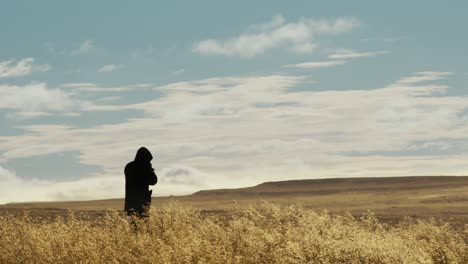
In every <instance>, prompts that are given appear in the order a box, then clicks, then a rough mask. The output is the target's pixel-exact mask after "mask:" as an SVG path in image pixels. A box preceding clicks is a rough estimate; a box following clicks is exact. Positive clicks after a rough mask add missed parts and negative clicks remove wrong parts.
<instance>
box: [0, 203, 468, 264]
mask: <svg viewBox="0 0 468 264" xmlns="http://www.w3.org/2000/svg"><path fill="white" fill-rule="evenodd" d="M88 216H89V215H88ZM467 231H468V230H454V229H453V228H452V227H451V226H450V225H448V224H446V223H442V222H437V221H425V220H412V219H404V220H402V221H400V222H399V223H398V224H396V225H387V224H383V223H380V222H379V221H378V220H377V219H376V218H375V217H374V216H373V215H372V214H367V215H365V216H362V217H360V218H355V217H353V216H351V215H349V214H344V215H333V214H329V213H326V212H314V211H312V210H307V209H304V208H303V207H300V206H280V205H275V204H271V203H266V202H263V203H256V204H255V205H253V206H250V207H237V208H232V210H231V211H230V212H229V213H227V214H213V215H206V214H202V213H201V212H200V211H199V210H196V209H194V208H190V207H187V206H183V205H181V204H180V203H168V204H166V205H164V206H161V207H158V208H157V209H154V208H153V209H152V212H151V216H150V218H149V219H148V220H147V221H143V222H141V221H140V222H136V225H134V224H132V223H131V221H130V219H128V218H127V217H126V216H123V215H122V214H120V213H118V212H109V213H108V214H107V215H105V216H103V217H93V218H86V217H85V218H83V217H79V216H76V215H74V214H69V215H68V216H66V217H65V218H61V217H59V218H54V219H48V220H44V219H40V218H37V217H30V216H28V215H23V216H9V215H2V216H0V263H468V244H467V233H466V232H467Z"/></svg>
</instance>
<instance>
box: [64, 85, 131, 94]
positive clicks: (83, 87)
mask: <svg viewBox="0 0 468 264" xmlns="http://www.w3.org/2000/svg"><path fill="white" fill-rule="evenodd" d="M62 87H64V88H73V90H76V91H82V92H124V91H129V90H131V89H132V88H136V86H134V87H100V86H98V85H97V84H95V83H64V84H62Z"/></svg>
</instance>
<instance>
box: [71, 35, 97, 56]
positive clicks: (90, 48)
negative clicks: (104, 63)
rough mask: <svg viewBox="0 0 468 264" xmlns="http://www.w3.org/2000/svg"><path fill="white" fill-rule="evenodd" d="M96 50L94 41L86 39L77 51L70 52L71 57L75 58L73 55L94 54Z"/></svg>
mask: <svg viewBox="0 0 468 264" xmlns="http://www.w3.org/2000/svg"><path fill="white" fill-rule="evenodd" d="M96 50H97V49H96V46H95V44H94V41H93V40H91V39H88V40H85V41H84V42H83V43H81V45H80V46H79V47H78V48H77V49H75V50H72V51H71V55H74V56H75V55H80V54H87V53H92V52H95V51H96Z"/></svg>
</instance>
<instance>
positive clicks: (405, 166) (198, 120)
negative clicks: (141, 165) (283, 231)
mask: <svg viewBox="0 0 468 264" xmlns="http://www.w3.org/2000/svg"><path fill="white" fill-rule="evenodd" d="M435 76H438V78H435ZM447 76H448V73H443V72H429V71H426V72H419V73H415V74H414V75H412V76H410V77H406V78H402V80H409V78H412V77H418V78H419V79H417V80H416V79H413V80H411V81H404V82H403V83H401V81H396V82H394V83H392V84H390V85H387V86H384V87H380V88H379V87H377V88H375V89H372V90H364V89H363V90H336V91H305V90H303V91H300V92H297V91H295V92H289V90H290V89H291V88H294V87H297V86H298V85H304V84H305V82H304V81H305V78H304V77H301V76H288V75H266V76H237V77H219V78H209V79H204V80H196V81H187V82H178V83H172V84H169V85H165V86H162V87H157V88H155V90H157V91H158V93H163V94H164V95H163V96H162V97H158V98H155V99H151V100H147V101H144V102H140V103H135V104H130V105H97V106H95V108H94V109H93V110H114V111H119V110H128V109H134V110H142V111H144V116H141V117H139V118H132V119H129V120H127V121H126V122H122V123H115V124H107V125H98V126H95V127H91V128H78V127H72V126H65V125H63V126H59V125H30V126H23V127H21V129H24V130H25V131H26V132H25V133H24V134H22V135H17V136H0V149H2V151H3V153H1V155H0V160H2V162H8V161H9V160H12V159H15V158H20V157H30V156H36V155H45V154H50V153H60V152H64V151H78V152H79V153H80V156H79V159H80V162H81V163H82V164H85V165H95V166H99V167H100V168H102V170H103V172H102V175H88V177H86V178H84V179H82V180H79V181H77V182H68V183H57V184H56V185H51V186H49V188H46V187H44V188H43V189H40V190H37V193H38V194H37V195H38V197H39V194H41V195H43V196H41V197H46V198H47V199H93V198H104V197H106V195H107V197H119V196H120V197H122V196H123V188H122V186H123V176H122V168H123V166H125V164H126V162H128V161H130V160H132V159H133V156H134V153H135V151H136V150H137V149H138V147H140V146H147V147H148V148H149V149H150V150H151V151H152V152H153V154H154V156H155V159H154V160H153V165H154V167H155V168H156V172H157V173H158V175H159V176H160V183H161V184H160V185H159V186H157V187H156V189H155V194H156V195H161V194H186V193H189V192H192V191H196V190H199V189H208V188H220V187H226V186H229V187H241V186H249V185H253V184H257V183H260V182H263V181H273V180H285V179H298V178H319V177H348V176H349V177H351V176H360V177H372V176H390V175H436V174H462V173H465V174H466V172H468V163H467V162H466V160H467V159H468V153H458V154H457V155H447V154H445V153H446V152H447V151H450V150H451V146H454V145H455V144H449V143H450V141H451V140H459V141H465V140H466V138H467V136H466V135H467V134H468V122H467V121H468V115H467V114H466V111H467V110H468V100H467V98H466V97H463V96H446V95H444V94H442V95H441V94H440V92H444V91H446V90H447V89H448V87H447V86H441V85H433V84H430V83H423V81H424V82H425V81H428V80H429V79H431V80H439V79H441V78H444V77H447ZM439 77H440V78H439ZM422 95H423V96H422ZM91 109H92V108H89V110H91ZM459 144H460V143H458V145H459ZM467 145H468V144H467ZM467 147H468V146H467ZM421 149H423V150H424V154H423V155H420V154H418V153H415V152H417V151H418V150H421ZM428 149H429V150H430V151H434V152H433V153H430V152H429V153H428V152H427V151H428ZM395 152H396V153H399V154H398V155H392V154H388V153H395ZM105 184H110V186H112V188H116V189H115V190H112V191H111V190H110V189H111V188H110V187H109V188H105V189H106V190H108V192H107V193H104V194H103V193H102V192H101V189H102V188H101V187H100V186H101V185H105ZM18 188H19V187H18ZM55 190H61V193H55V194H54V195H50V193H54V192H55ZM11 197H12V198H10V200H14V199H15V198H14V196H11Z"/></svg>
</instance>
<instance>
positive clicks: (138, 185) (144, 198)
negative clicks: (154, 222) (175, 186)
mask: <svg viewBox="0 0 468 264" xmlns="http://www.w3.org/2000/svg"><path fill="white" fill-rule="evenodd" d="M152 159H153V156H152V155H151V152H149V150H148V149H147V148H145V147H141V148H140V149H139V150H138V151H137V153H136V156H135V160H134V161H131V162H129V163H128V164H127V166H125V211H126V212H127V214H128V215H136V216H139V217H145V216H147V212H148V209H149V206H150V205H151V194H152V191H150V190H149V185H155V184H156V183H157V182H158V177H157V176H156V174H155V173H154V169H153V167H152V166H151V160H152Z"/></svg>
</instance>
